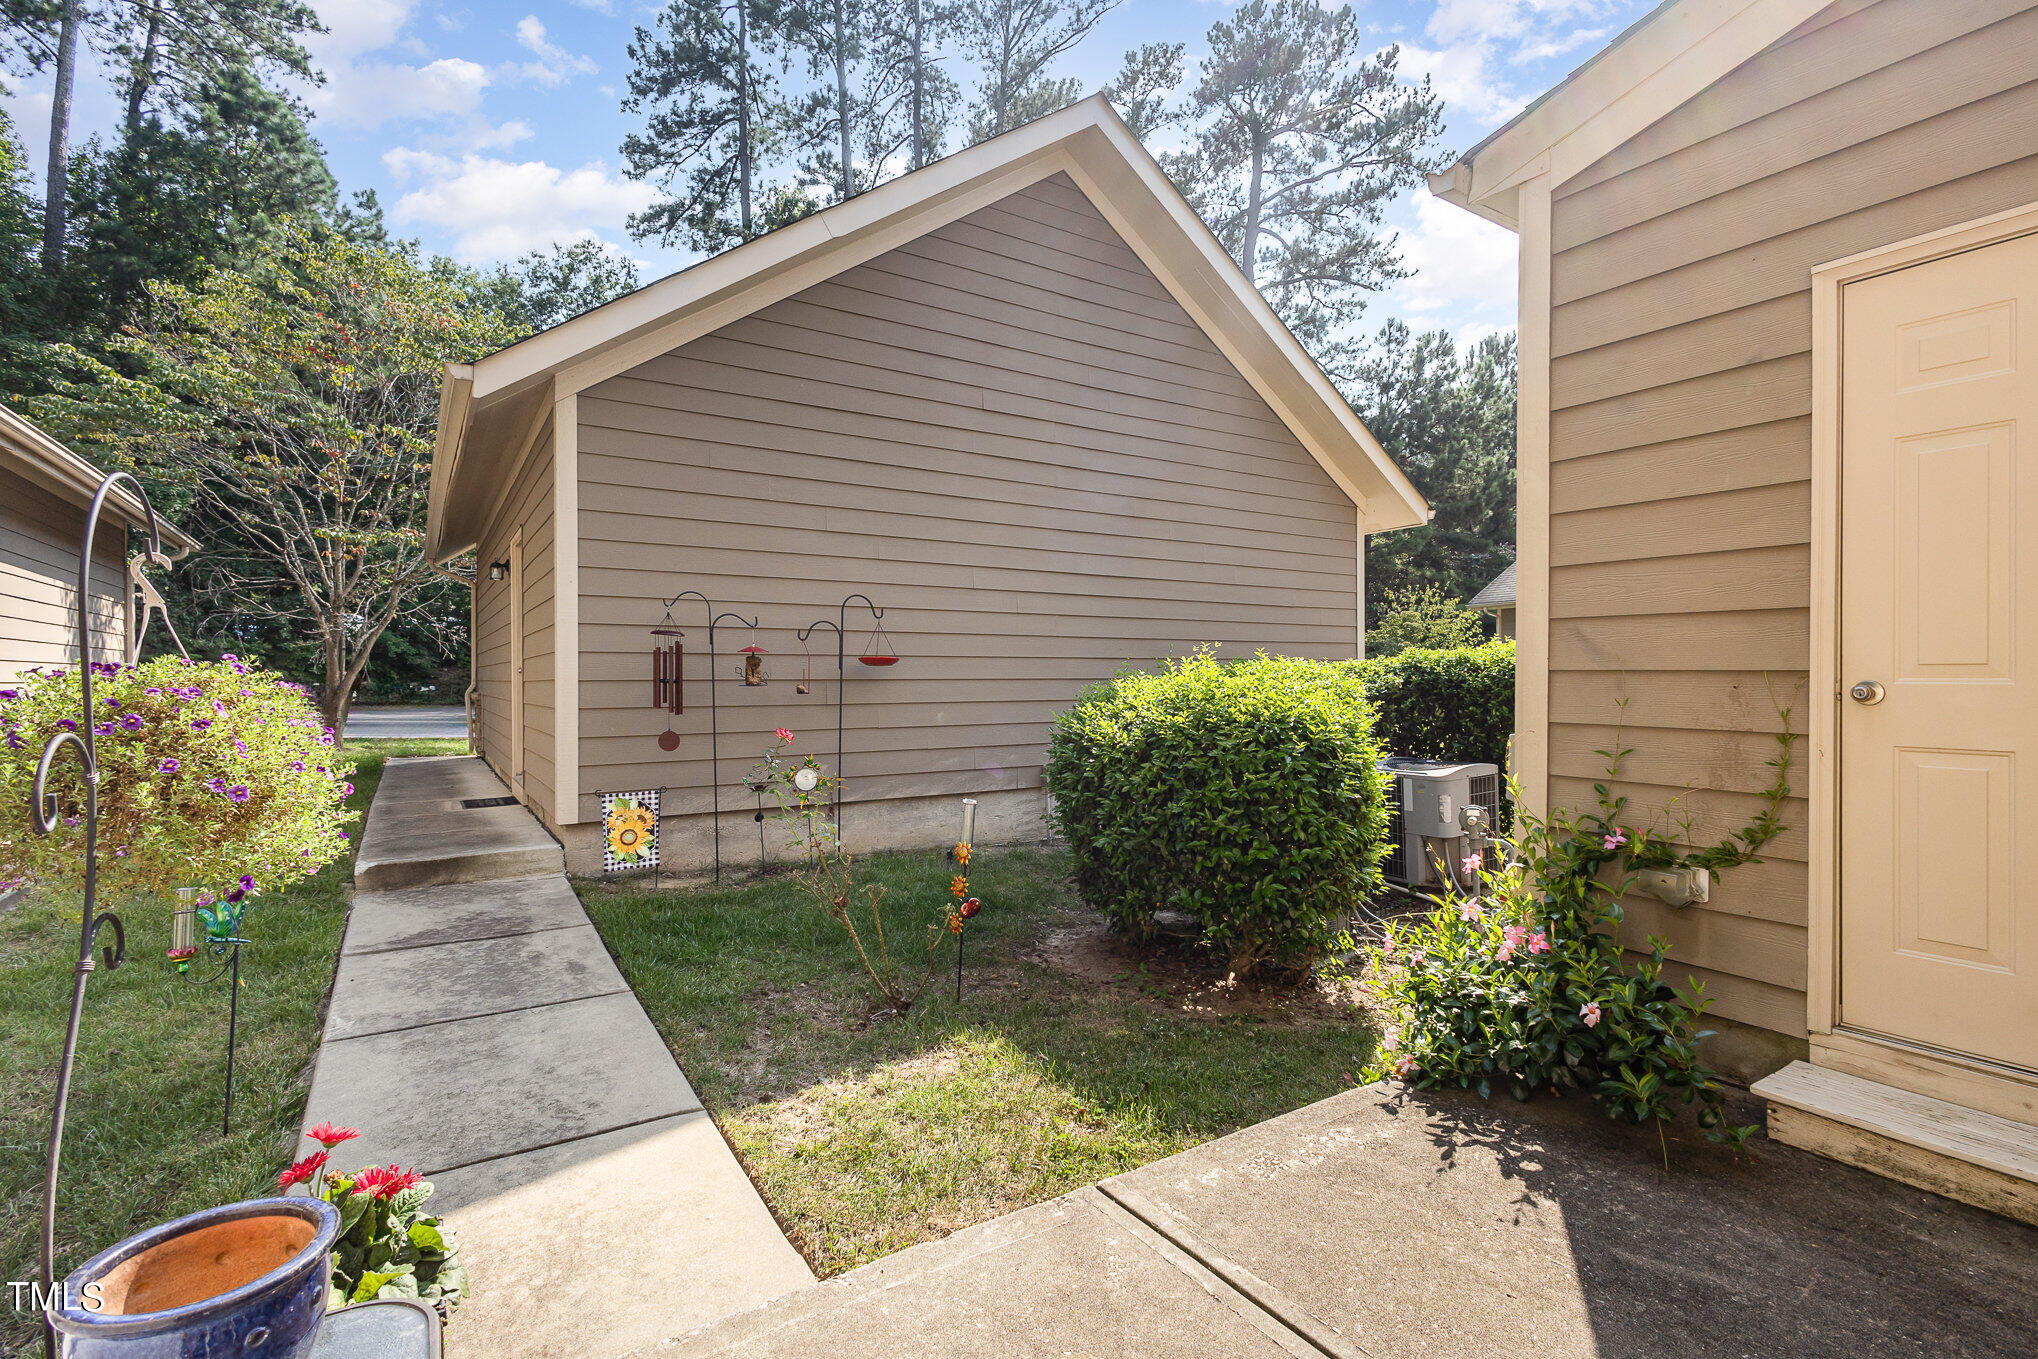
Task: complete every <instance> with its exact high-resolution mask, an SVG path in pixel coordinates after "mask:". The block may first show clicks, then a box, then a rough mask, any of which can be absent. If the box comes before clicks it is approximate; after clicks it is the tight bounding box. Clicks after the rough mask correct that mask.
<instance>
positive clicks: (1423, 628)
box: [1366, 585, 1486, 656]
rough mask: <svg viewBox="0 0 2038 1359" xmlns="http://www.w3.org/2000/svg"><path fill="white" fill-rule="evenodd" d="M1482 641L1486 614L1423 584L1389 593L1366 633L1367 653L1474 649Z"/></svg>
mask: <svg viewBox="0 0 2038 1359" xmlns="http://www.w3.org/2000/svg"><path fill="white" fill-rule="evenodd" d="M1485 639H1486V618H1485V615H1483V614H1481V613H1480V612H1479V611H1478V610H1477V609H1475V608H1473V607H1472V606H1471V605H1469V604H1467V603H1465V601H1464V600H1462V599H1459V598H1458V597H1457V596H1456V595H1452V594H1446V593H1445V592H1444V591H1443V590H1441V589H1439V588H1437V587H1436V586H1434V585H1425V586H1422V587H1421V588H1420V589H1404V590H1393V591H1390V592H1389V593H1388V595H1387V598H1386V599H1385V600H1384V601H1383V602H1382V604H1381V608H1380V615H1379V621H1378V622H1377V623H1375V624H1374V625H1373V626H1372V627H1371V628H1370V629H1368V630H1367V632H1366V654H1367V655H1368V656H1396V655H1399V654H1400V653H1402V652H1404V651H1408V650H1410V649H1415V648H1427V649H1429V650H1434V651H1448V650H1456V649H1458V648H1459V647H1468V646H1477V645H1479V643H1480V642H1482V641H1484V640H1485Z"/></svg>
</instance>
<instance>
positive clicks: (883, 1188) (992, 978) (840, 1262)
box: [577, 849, 1373, 1276]
mask: <svg viewBox="0 0 2038 1359" xmlns="http://www.w3.org/2000/svg"><path fill="white" fill-rule="evenodd" d="M868 862H869V865H870V866H871V868H872V869H873V870H874V872H875V873H876V875H877V876H878V878H879V880H880V881H882V882H884V883H885V884H886V885H887V886H888V887H889V888H890V889H891V897H890V901H891V902H892V903H893V905H894V910H893V912H892V914H891V915H889V916H888V917H887V921H888V924H890V925H892V938H893V941H894V952H895V954H903V953H906V952H908V951H915V952H916V954H917V956H918V957H920V958H922V959H924V957H925V953H924V944H925V939H926V924H927V923H928V922H929V921H932V920H934V919H937V918H939V916H940V915H941V913H942V912H943V911H944V910H945V908H946V901H947V885H948V873H949V870H948V868H947V866H946V864H945V863H944V862H943V859H942V856H941V855H940V853H938V852H930V853H922V854H900V855H879V856H873V857H872V859H871V860H869V861H868ZM970 870H971V871H970V885H971V888H972V890H973V891H975V892H976V893H977V894H978V895H980V896H981V897H982V898H983V900H984V903H985V904H984V910H983V913H982V914H981V915H979V916H978V917H977V919H976V920H975V921H974V922H972V924H971V927H970V933H969V942H968V951H967V955H966V964H965V977H964V981H965V986H966V991H965V995H964V998H963V1000H962V1002H961V1003H960V1004H958V1003H957V1002H956V1000H955V992H954V971H953V968H954V958H955V954H954V944H953V942H952V941H950V940H947V939H946V938H944V940H943V942H942V945H941V949H940V952H939V955H938V956H939V959H940V963H941V967H940V969H938V970H937V977H936V981H935V983H934V985H933V987H932V988H931V989H930V990H929V992H928V993H927V995H926V996H925V997H924V998H923V999H922V1000H921V1001H920V1002H919V1003H918V1004H917V1005H915V1006H914V1007H913V1008H912V1010H911V1011H909V1012H908V1013H907V1014H906V1015H904V1016H901V1017H894V1018H887V1019H883V1020H880V1021H878V1022H875V1023H870V1022H868V1021H867V1018H866V1017H867V1014H868V1010H869V997H868V993H867V992H866V990H865V989H864V986H863V979H862V972H861V969H860V968H859V966H858V964H857V961H856V957H855V954H854V952H853V951H852V950H851V948H850V945H849V943H848V940H847V939H846V938H845V937H844V936H843V935H842V933H841V931H840V928H839V927H838V926H837V925H836V924H835V923H834V922H833V921H831V920H829V919H828V918H827V917H825V916H824V915H822V914H821V913H820V912H819V911H818V910H817V909H816V908H815V907H813V906H812V905H811V904H809V902H808V901H807V900H806V899H805V898H804V897H802V896H801V895H800V894H799V892H798V891H797V890H796V889H795V888H794V887H793V885H792V884H791V883H790V882H788V881H787V880H786V879H784V878H767V879H764V880H762V881H759V882H755V883H752V884H749V885H746V886H741V887H729V888H723V889H719V890H716V889H694V890H676V891H663V892H651V891H649V890H646V889H647V886H648V884H643V883H640V882H632V881H629V880H620V881H601V880H584V881H581V882H579V883H578V884H577V885H578V887H579V889H580V894H581V899H582V901H583V902H584V903H585V904H586V905H587V907H588V910H589V913H590V914H591V915H592V916H593V917H594V921H595V924H596V925H597V926H598V927H599V928H600V930H601V933H602V937H603V938H604V939H605V940H606V941H607V943H608V946H609V949H610V951H611V952H613V953H614V954H615V955H616V957H617V960H618V962H619V963H620V965H621V967H622V969H623V973H624V975H625V976H626V977H627V978H628V979H629V982H630V985H631V986H632V987H633V988H635V990H636V992H637V995H638V997H639V998H640V999H641V1000H642V1001H643V1003H644V1007H645V1009H646V1010H648V1011H649V1012H650V1015H651V1018H652V1020H653V1021H654V1022H655V1023H656V1024H657V1026H658V1029H659V1032H660V1033H662V1034H663V1035H664V1037H665V1040H666V1042H667V1044H668V1045H670V1047H671V1048H672V1050H673V1052H674V1053H675V1054H676V1055H677V1056H678V1058H679V1061H680V1065H681V1066H682V1067H683V1068H684V1069H685V1070H686V1073H687V1076H688V1077H689V1079H691V1080H692V1082H693V1084H694V1088H695V1089H696V1090H697V1091H698V1092H699V1093H700V1096H701V1099H702V1101H703V1102H704V1103H705V1104H706V1105H707V1107H708V1108H709V1110H710V1111H711V1112H713V1114H714V1115H715V1118H716V1120H717V1122H718V1123H720V1125H721V1127H722V1130H723V1132H724V1133H726V1134H727V1135H728V1137H729V1140H730V1141H731V1142H732V1143H733V1144H734V1145H735V1147H736V1149H737V1151H738V1152H739V1153H740V1154H741V1156H742V1157H743V1159H744V1161H745V1163H746V1165H747V1166H748V1168H749V1170H750V1173H751V1176H752V1178H753V1179H755V1180H756V1182H757V1185H758V1188H759V1189H760V1190H761V1191H762V1192H763V1194H764V1197H765V1199H766V1200H767V1201H768V1202H769V1203H770V1204H771V1205H772V1207H773V1209H774V1210H775V1211H776V1212H777V1213H778V1214H779V1217H780V1220H781V1221H782V1222H783V1223H784V1224H785V1225H786V1227H787V1229H788V1231H789V1233H790V1235H791V1237H792V1240H793V1242H794V1244H795V1245H797V1246H798V1247H799V1248H800V1249H801V1251H802V1252H803V1253H804V1254H805V1255H806V1257H807V1259H808V1261H809V1262H810V1263H811V1264H812V1265H813V1266H814V1268H815V1270H816V1272H817V1273H820V1274H822V1275H824V1276H825V1275H830V1274H836V1273H840V1272H841V1271H843V1270H845V1269H850V1268H853V1267H854V1266H856V1265H860V1264H863V1263H865V1262H867V1261H870V1260H873V1259H876V1258H877V1257H879V1256H882V1255H886V1254H889V1253H890V1252H892V1251H895V1250H899V1249H901V1248H903V1247H905V1246H910V1245H913V1244H914V1243H916V1242H920V1241H927V1240H932V1239H935V1238H937V1237H940V1236H943V1235H945V1234H947V1233H948V1232H951V1231H954V1230H956V1229H957V1228H960V1227H966V1226H968V1225H970V1224H972V1223H976V1222H981V1221H984V1220H986V1219H988V1218H991V1217H995V1216H997V1215H999V1214H1001V1213H1005V1212H1010V1211H1011V1210H1013V1209H1015V1208H1020V1207H1023V1206H1025V1205H1027V1204H1029V1203H1037V1202H1039V1201H1041V1200H1043V1199H1047V1198H1052V1197H1054V1196H1055V1195H1057V1194H1062V1193H1066V1192H1067V1191H1069V1190H1071V1189H1074V1188H1077V1187H1079V1186H1081V1185H1084V1184H1087V1183H1089V1182H1091V1181H1093V1180H1096V1179H1099V1178H1102V1177H1104V1176H1107V1175H1114V1174H1117V1173H1119V1172H1121V1171H1125V1170H1130V1169H1132V1168H1133V1167H1135V1166H1139V1165H1143V1164H1145V1163H1147V1162H1149V1161H1153V1160H1157V1159H1159V1158H1161V1157H1164V1156H1169V1155H1172V1154H1173V1153H1175V1152H1177V1151H1180V1150H1182V1149H1183V1148H1185V1147H1189V1146H1193V1145H1195V1144H1196V1143H1199V1142H1203V1141H1206V1140H1208V1139H1210V1138H1212V1137H1217V1136H1221V1135H1223V1134H1224V1133H1227V1132H1231V1131H1233V1130H1235V1129H1237V1128H1240V1127H1244V1126H1246V1125H1248V1124H1251V1123H1257V1122H1259V1121H1261V1120H1262V1119H1266V1118H1271V1117H1273V1116H1274V1115H1276V1114H1281V1113H1285V1112H1287V1111H1288V1110H1291V1109H1295V1108H1299V1107H1300V1106H1302V1105H1304V1104H1308V1103H1310V1102H1312V1101H1314V1100H1317V1099H1321V1098H1323V1097H1325V1096H1327V1095H1331V1094H1334V1093H1336V1092H1337V1091H1339V1090H1341V1089H1344V1088H1346V1087H1347V1086H1348V1085H1350V1084H1351V1082H1352V1077H1353V1075H1354V1074H1355V1073H1356V1072H1357V1071H1358V1070H1359V1069H1360V1068H1361V1067H1362V1066H1363V1065H1364V1063H1365V1061H1366V1058H1367V1056H1368V1055H1369V1054H1370V1052H1371V1050H1372V1044H1373V1034H1372V1031H1371V1028H1370V1026H1369V1023H1368V1019H1367V1015H1366V1012H1365V1011H1364V1010H1363V1009H1362V1008H1361V1007H1360V1006H1359V1005H1358V1004H1357V1003H1356V1001H1355V1000H1353V999H1352V998H1351V997H1350V996H1348V995H1345V994H1334V993H1329V992H1322V991H1318V990H1316V989H1315V988H1314V987H1310V988H1303V989H1300V990H1298V989H1297V988H1292V987H1291V988H1269V989H1266V990H1262V991H1253V990H1250V989H1245V988H1239V987H1232V986H1227V985H1226V983H1225V979H1224V978H1222V977H1218V976H1213V975H1211V973H1210V972H1209V970H1208V968H1207V967H1206V966H1205V965H1204V964H1202V963H1201V962H1200V961H1190V960H1187V959H1184V958H1182V957H1180V956H1170V955H1168V954H1166V953H1161V954H1155V955H1143V954H1141V953H1138V952H1135V951H1133V950H1132V949H1131V948H1130V946H1128V945H1126V944H1124V943H1122V942H1120V941H1117V940H1114V939H1111V938H1109V937H1108V936H1106V935H1105V934H1104V932H1103V930H1102V926H1101V921H1100V919H1099V918H1098V917H1097V915H1096V914H1095V913H1094V912H1091V911H1089V910H1088V909H1086V908H1085V907H1083V906H1082V905H1081V904H1080V903H1079V902H1078V901H1077V900H1076V899H1075V896H1074V893H1073V890H1072V889H1071V888H1070V886H1069V883H1068V860H1067V856H1066V855H1064V854H1061V853H1059V852H1055V851H1048V850H1036V849H1010V850H992V849H984V850H980V851H979V852H978V855H977V858H976V860H975V862H973V863H972V864H971V866H970ZM902 935H904V936H907V939H906V940H904V941H902V940H901V936H902Z"/></svg>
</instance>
